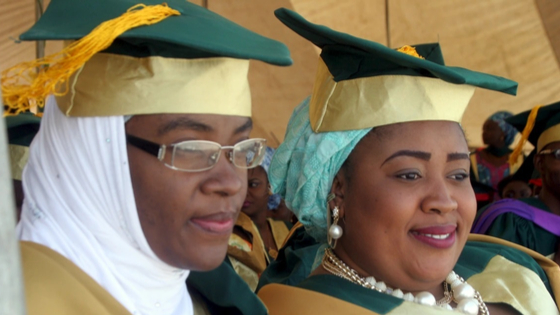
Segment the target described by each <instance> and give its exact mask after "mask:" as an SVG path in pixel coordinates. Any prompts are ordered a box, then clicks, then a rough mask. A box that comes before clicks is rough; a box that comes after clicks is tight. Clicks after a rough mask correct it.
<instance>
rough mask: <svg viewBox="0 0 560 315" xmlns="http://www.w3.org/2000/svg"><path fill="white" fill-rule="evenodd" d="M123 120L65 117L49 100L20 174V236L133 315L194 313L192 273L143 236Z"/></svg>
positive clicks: (50, 98)
mask: <svg viewBox="0 0 560 315" xmlns="http://www.w3.org/2000/svg"><path fill="white" fill-rule="evenodd" d="M124 127H125V126H124V120H123V117H122V116H113V117H66V116H64V115H63V114H62V113H61V112H60V110H59V108H58V106H57V104H56V101H55V99H54V97H52V96H51V97H49V99H48V100H47V105H46V107H45V113H44V116H43V119H42V122H41V129H40V131H39V133H38V134H37V136H36V137H35V139H34V140H33V143H32V144H31V147H30V156H29V162H28V164H27V167H26V169H25V170H24V172H23V188H24V193H25V201H24V204H23V211H22V215H21V221H20V223H19V224H18V226H17V233H18V235H19V238H20V239H21V240H26V241H32V242H35V243H39V244H43V245H45V246H47V247H49V248H51V249H53V250H55V251H57V252H59V253H61V254H62V255H63V256H65V257H66V258H68V259H70V260H71V261H72V262H74V263H75V264H76V265H77V266H78V267H80V268H81V269H82V270H83V271H85V272H86V273H87V274H88V275H90V276H91V277H92V278H93V279H95V280H96V281H97V282H98V283H99V284H100V285H101V286H103V287H104V288H105V289H106V290H107V291H108V292H109V293H110V294H111V295H112V296H114V297H115V298H116V299H117V300H118V301H119V302H120V303H121V304H122V305H123V306H125V307H126V308H127V309H128V310H129V311H130V312H131V313H133V314H192V313H193V307H192V301H191V299H190V296H189V294H188V292H187V288H186V285H185V280H186V278H187V276H188V273H189V271H188V270H180V269H177V268H174V267H171V266H169V265H167V264H166V263H164V262H163V261H161V260H160V259H159V258H158V257H157V256H156V255H155V254H154V252H153V251H152V249H151V248H150V246H149V245H148V242H147V240H146V238H145V236H144V233H143V232H142V227H141V226H140V221H139V219H138V213H137V210H136V203H135V200H134V194H133V190H132V183H131V180H130V171H129V166H128V156H127V149H126V140H125V129H124Z"/></svg>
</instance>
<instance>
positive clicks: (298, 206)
mask: <svg viewBox="0 0 560 315" xmlns="http://www.w3.org/2000/svg"><path fill="white" fill-rule="evenodd" d="M370 130H371V128H366V129H360V130H351V131H332V132H323V133H315V132H313V130H311V126H310V122H309V98H307V99H306V100H304V101H303V102H302V103H301V104H300V105H299V106H298V107H296V109H295V110H294V112H293V114H292V117H291V118H290V122H289V123H288V128H287V132H286V137H285V139H284V142H283V143H282V144H281V145H280V146H279V147H278V149H276V153H275V154H274V157H273V158H272V164H271V165H270V169H269V174H268V177H269V179H270V183H271V185H272V189H273V191H274V192H275V193H279V194H280V195H281V196H282V197H283V198H284V200H285V202H286V206H287V207H288V208H289V209H290V210H292V212H293V213H294V214H295V215H296V216H297V217H298V219H299V221H300V222H301V223H302V224H303V225H304V226H305V229H306V231H307V232H308V233H309V234H310V235H311V236H313V237H314V238H315V239H316V240H317V241H319V242H326V241H327V195H328V194H329V192H330V190H331V185H332V182H333V180H334V176H335V175H336V173H337V172H338V170H340V167H341V166H342V164H343V163H344V161H346V159H347V158H348V156H349V155H350V152H352V150H353V149H354V147H355V146H356V145H357V144H358V142H359V141H360V140H361V139H362V138H363V137H364V136H365V135H366V134H367V133H368V132H369V131H370Z"/></svg>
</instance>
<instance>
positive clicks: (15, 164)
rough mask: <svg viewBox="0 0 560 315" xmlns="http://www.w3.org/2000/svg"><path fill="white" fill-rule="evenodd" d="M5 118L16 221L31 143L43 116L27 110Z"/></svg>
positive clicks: (19, 210) (21, 203)
mask: <svg viewBox="0 0 560 315" xmlns="http://www.w3.org/2000/svg"><path fill="white" fill-rule="evenodd" d="M4 119H5V121H6V128H7V130H8V144H9V148H8V150H9V152H10V166H11V171H12V182H13V187H14V200H15V202H16V222H18V221H19V218H20V215H21V207H22V205H23V197H24V195H23V187H22V185H21V179H22V175H23V169H24V167H25V165H26V164H27V159H28V158H29V145H31V141H33V138H34V137H35V135H36V134H37V132H39V127H40V125H41V118H40V117H39V116H37V115H35V114H33V113H31V112H26V113H21V114H19V115H15V116H7V117H4Z"/></svg>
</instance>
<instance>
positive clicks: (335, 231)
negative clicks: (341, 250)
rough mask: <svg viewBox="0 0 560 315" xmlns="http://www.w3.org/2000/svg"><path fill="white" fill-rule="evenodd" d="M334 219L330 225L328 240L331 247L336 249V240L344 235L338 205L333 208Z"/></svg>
mask: <svg viewBox="0 0 560 315" xmlns="http://www.w3.org/2000/svg"><path fill="white" fill-rule="evenodd" d="M332 219H333V222H332V224H331V226H330V227H329V233H328V242H329V245H330V247H331V248H333V249H334V248H335V247H336V241H337V240H338V239H339V238H340V237H341V236H342V227H340V225H338V219H339V210H338V207H337V206H335V207H334V209H332Z"/></svg>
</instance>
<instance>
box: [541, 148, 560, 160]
mask: <svg viewBox="0 0 560 315" xmlns="http://www.w3.org/2000/svg"><path fill="white" fill-rule="evenodd" d="M548 154H551V155H553V156H554V159H555V160H560V149H556V150H552V149H546V150H542V151H541V152H539V153H538V155H548Z"/></svg>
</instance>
